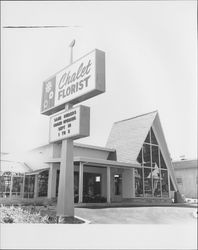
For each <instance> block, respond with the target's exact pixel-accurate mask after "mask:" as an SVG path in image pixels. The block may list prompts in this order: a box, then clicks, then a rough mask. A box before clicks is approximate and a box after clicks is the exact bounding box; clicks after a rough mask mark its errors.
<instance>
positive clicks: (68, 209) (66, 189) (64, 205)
mask: <svg viewBox="0 0 198 250" xmlns="http://www.w3.org/2000/svg"><path fill="white" fill-rule="evenodd" d="M74 45H75V40H73V41H72V42H71V44H70V45H69V47H70V48H71V54H70V64H72V62H73V47H74ZM71 108H72V104H69V103H67V104H65V111H67V110H69V109H71ZM73 168H74V166H73V139H64V140H62V149H61V164H60V175H59V176H60V177H59V187H58V201H57V211H56V214H57V217H58V221H59V217H63V219H64V217H73V216H74V191H73V190H74V169H73Z"/></svg>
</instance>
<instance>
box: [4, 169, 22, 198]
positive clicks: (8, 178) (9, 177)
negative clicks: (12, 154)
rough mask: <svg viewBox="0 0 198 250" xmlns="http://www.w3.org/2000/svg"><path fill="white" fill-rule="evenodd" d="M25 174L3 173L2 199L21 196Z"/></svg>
mask: <svg viewBox="0 0 198 250" xmlns="http://www.w3.org/2000/svg"><path fill="white" fill-rule="evenodd" d="M23 180H24V174H22V173H15V172H1V175H0V197H4V198H6V197H10V195H11V196H21V195H22V191H23V190H22V189H23Z"/></svg>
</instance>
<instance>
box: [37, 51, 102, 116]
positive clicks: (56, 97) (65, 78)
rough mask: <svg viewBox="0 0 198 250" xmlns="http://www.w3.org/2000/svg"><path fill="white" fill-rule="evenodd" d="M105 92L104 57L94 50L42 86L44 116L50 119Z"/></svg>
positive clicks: (42, 112)
mask: <svg viewBox="0 0 198 250" xmlns="http://www.w3.org/2000/svg"><path fill="white" fill-rule="evenodd" d="M103 92H105V53H104V52H103V51H100V50H97V49H95V50H94V51H92V52H90V53H88V54H87V55H85V56H84V57H82V58H80V59H78V60H77V61H75V62H74V63H72V64H71V65H69V66H68V67H66V68H64V69H63V70H61V71H59V72H58V73H56V74H55V75H53V76H52V77H50V78H49V79H47V80H46V81H44V82H43V92H42V101H41V114H45V115H51V114H54V113H56V112H58V111H60V110H62V109H64V107H65V104H66V103H71V104H72V105H74V104H76V103H79V102H82V101H84V100H87V99H89V98H91V97H93V96H96V95H99V94H101V93H103Z"/></svg>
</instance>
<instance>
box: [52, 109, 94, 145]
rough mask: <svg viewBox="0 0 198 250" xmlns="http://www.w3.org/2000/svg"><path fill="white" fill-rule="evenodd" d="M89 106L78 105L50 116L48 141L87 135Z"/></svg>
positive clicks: (88, 130)
mask: <svg viewBox="0 0 198 250" xmlns="http://www.w3.org/2000/svg"><path fill="white" fill-rule="evenodd" d="M89 124H90V108H89V107H87V106H83V105H80V106H78V107H75V108H72V109H69V110H68V111H63V112H60V113H58V114H56V115H53V116H51V117H50V126H49V127H50V133H49V141H50V142H55V141H60V140H63V139H67V138H72V139H79V138H82V137H86V136H89V132H90V129H89Z"/></svg>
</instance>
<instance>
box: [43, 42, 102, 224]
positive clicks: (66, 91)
mask: <svg viewBox="0 0 198 250" xmlns="http://www.w3.org/2000/svg"><path fill="white" fill-rule="evenodd" d="M74 45H75V40H73V41H72V42H71V43H70V45H69V47H70V49H71V50H70V63H69V65H68V66H67V67H65V68H64V69H62V70H60V71H59V72H57V73H56V74H53V75H52V76H51V77H49V78H48V79H47V80H45V81H44V82H43V91H42V99H41V114H44V115H49V116H51V117H50V133H49V142H50V143H54V142H56V141H62V150H61V164H60V177H59V187H58V201H57V221H59V217H61V222H64V218H66V217H74V164H73V140H75V139H79V138H83V137H87V136H89V134H90V108H89V107H87V106H84V105H80V106H77V107H72V106H73V105H75V104H77V103H80V102H82V101H85V100H87V99H89V98H92V97H94V96H97V95H99V94H102V93H104V92H105V53H104V52H103V51H101V50H98V49H95V50H93V51H91V52H89V53H88V54H86V55H85V56H83V57H81V58H79V59H78V60H76V61H75V62H73V47H74ZM61 110H63V111H61ZM59 111H61V112H59ZM81 198H82V197H81Z"/></svg>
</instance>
